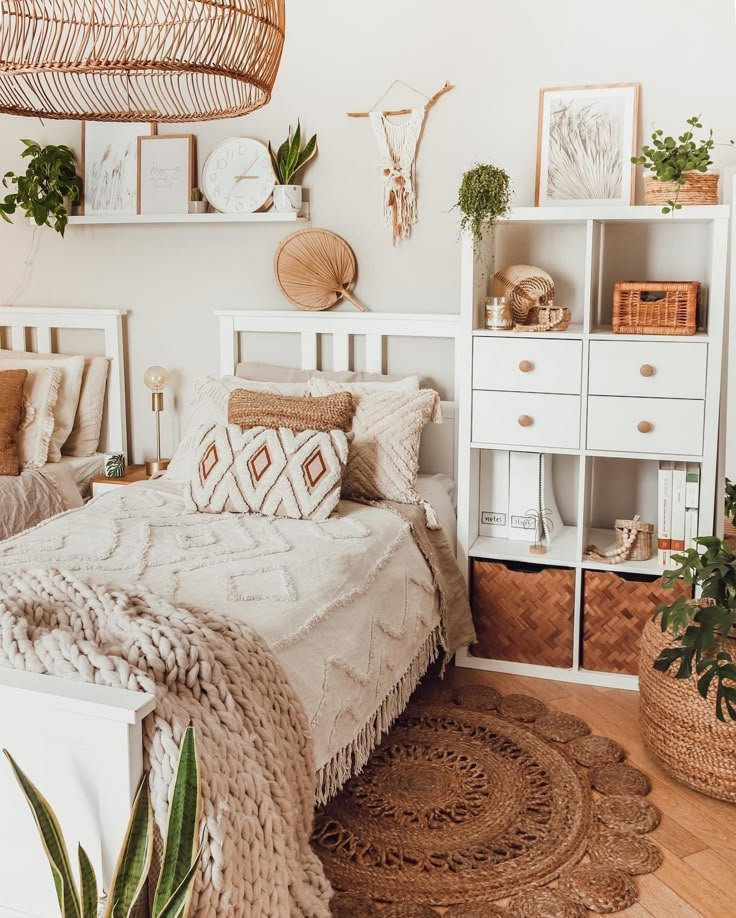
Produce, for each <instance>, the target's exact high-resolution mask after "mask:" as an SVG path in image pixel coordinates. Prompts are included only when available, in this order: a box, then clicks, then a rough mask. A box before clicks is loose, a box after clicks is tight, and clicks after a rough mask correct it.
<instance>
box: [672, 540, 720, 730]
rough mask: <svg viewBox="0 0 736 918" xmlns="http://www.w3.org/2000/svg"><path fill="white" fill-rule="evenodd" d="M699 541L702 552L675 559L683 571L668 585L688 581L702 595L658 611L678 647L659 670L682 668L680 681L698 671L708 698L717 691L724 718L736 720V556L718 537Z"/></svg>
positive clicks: (676, 572)
mask: <svg viewBox="0 0 736 918" xmlns="http://www.w3.org/2000/svg"><path fill="white" fill-rule="evenodd" d="M695 541H696V545H697V547H696V548H691V549H689V550H688V551H686V552H684V553H681V554H677V555H673V560H674V561H675V562H676V563H677V564H678V567H677V568H675V569H674V570H669V571H665V572H664V574H663V575H662V585H663V586H664V587H666V588H668V589H671V588H672V587H674V586H675V584H676V583H677V581H678V580H679V579H682V580H683V582H684V583H685V584H687V586H690V587H696V588H700V591H701V597H700V598H699V599H688V598H687V597H686V596H683V595H680V596H678V597H677V599H675V601H674V602H672V603H670V604H667V603H664V604H662V605H660V606H659V607H658V609H657V611H656V613H655V620H656V619H657V618H661V622H660V624H661V628H662V631H663V632H669V633H670V634H671V635H672V636H673V637H674V638H675V639H676V640H677V643H676V644H675V645H673V646H671V647H666V648H665V649H664V650H663V651H662V652H661V653H660V655H659V657H658V658H657V660H655V662H654V668H655V669H656V670H659V672H667V670H669V669H670V668H671V667H674V666H676V667H677V671H676V672H675V673H674V676H675V679H689V678H690V677H691V676H692V675H693V673H695V674H696V675H697V677H698V679H697V685H698V691H699V692H700V695H701V696H702V697H703V698H705V699H707V698H708V695H709V692H710V691H711V689H712V688H715V712H716V716H717V717H718V720H722V721H725V720H726V719H727V717H728V718H729V719H731V720H736V662H734V659H733V656H732V654H731V653H730V652H729V650H728V649H727V647H728V646H729V645H728V644H727V641H728V639H729V637H730V635H731V629H732V628H733V627H734V625H736V554H734V552H733V550H732V549H731V548H730V547H729V545H727V544H726V543H725V542H724V541H722V540H721V539H719V538H717V537H716V536H703V537H701V538H698V539H696V540H695ZM730 646H733V644H731V645H730Z"/></svg>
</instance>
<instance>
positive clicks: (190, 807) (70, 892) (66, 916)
mask: <svg viewBox="0 0 736 918" xmlns="http://www.w3.org/2000/svg"><path fill="white" fill-rule="evenodd" d="M3 752H4V753H5V755H6V756H7V758H8V761H9V762H10V765H11V767H12V769H13V772H14V773H15V777H16V779H17V781H18V784H19V785H20V787H21V790H22V791H23V793H24V795H25V798H26V800H27V801H28V805H29V806H30V808H31V812H32V813H33V817H34V819H35V820H36V825H37V826H38V830H39V833H40V835H41V841H42V842H43V846H44V850H45V851H46V857H47V858H48V861H49V865H50V867H51V873H52V875H53V878H54V886H55V888H56V897H57V899H58V902H59V913H60V915H61V918H97V914H98V907H99V904H100V903H99V900H98V891H97V890H98V887H97V878H96V877H95V872H94V870H93V868H92V864H91V863H90V860H89V858H88V857H87V854H86V853H85V851H84V849H83V848H82V846H81V845H80V846H79V848H78V852H77V856H78V859H79V880H80V882H79V885H77V884H76V882H75V880H74V874H73V871H72V868H71V865H70V863H69V855H68V853H67V848H66V843H65V842H64V836H63V834H62V831H61V827H60V826H59V822H58V820H57V818H56V816H55V815H54V811H53V810H52V809H51V806H50V805H49V803H48V801H47V800H46V799H45V798H44V797H43V796H42V794H41V793H40V792H39V790H38V788H36V787H35V786H34V785H33V784H32V783H31V781H30V780H29V779H28V778H27V777H26V775H25V774H24V773H23V772H22V771H21V769H20V767H19V766H18V764H17V763H16V762H15V760H14V759H13V757H12V756H11V755H10V753H9V752H8V751H7V749H4V750H3ZM200 804H201V794H200V774H199V763H198V760H197V746H196V742H195V738H194V731H193V730H192V728H191V727H188V728H187V730H186V732H185V734H184V738H183V739H182V743H181V747H180V749H179V762H178V765H177V768H176V777H175V779H174V791H173V795H172V798H171V804H170V806H169V815H168V825H167V827H166V846H165V848H164V855H163V859H162V865H161V872H160V874H159V877H158V883H157V885H156V892H155V894H154V896H153V902H152V904H150V905H149V907H148V910H147V911H146V912H145V914H146V915H147V916H149V918H186V915H187V914H188V911H189V904H190V900H191V896H192V889H193V886H194V876H195V873H196V869H197V864H198V862H199V855H200V853H201V849H199V850H198V848H197V840H198V839H197V836H198V828H199V818H200ZM153 844H154V838H153V811H152V809H151V799H150V795H149V790H148V776H147V775H144V776H143V780H142V781H141V783H140V786H139V788H138V792H137V793H136V795H135V800H134V801H133V808H132V810H131V814H130V820H129V822H128V828H127V831H126V833H125V838H124V839H123V844H122V848H121V850H120V855H119V856H118V862H117V864H116V866H115V872H114V874H113V878H112V882H111V883H110V891H109V893H108V894H107V897H106V898H105V904H104V912H103V918H131V916H132V915H133V914H134V911H133V910H134V909H135V908H136V905H137V904H138V903H139V899H140V898H141V894H142V892H143V890H144V889H145V888H146V887H147V885H148V875H149V873H150V870H151V861H152V857H153ZM135 914H140V912H139V911H138V910H136V912H135Z"/></svg>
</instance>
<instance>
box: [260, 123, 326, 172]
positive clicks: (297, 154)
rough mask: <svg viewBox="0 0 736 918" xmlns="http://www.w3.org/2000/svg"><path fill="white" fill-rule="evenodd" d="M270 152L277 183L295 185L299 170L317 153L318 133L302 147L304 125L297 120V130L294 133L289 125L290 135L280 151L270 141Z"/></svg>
mask: <svg viewBox="0 0 736 918" xmlns="http://www.w3.org/2000/svg"><path fill="white" fill-rule="evenodd" d="M268 152H269V153H270V154H271V163H272V164H273V171H274V173H275V175H276V181H277V183H278V184H279V185H293V184H294V176H295V175H296V174H297V172H299V171H300V170H301V169H303V168H304V166H306V165H307V163H308V162H309V160H310V159H313V158H314V157H315V156H316V155H317V135H316V134H314V135H313V136H312V137H311V138H310V139H309V140H308V141H307V143H306V145H305V147H304V149H302V126H301V122H299V121H297V124H296V131H294V133H293V134H292V133H291V126H290V127H289V136H288V137H287V138H286V140H285V141H284V142H283V143H282V144H281V146H280V147H279V150H278V153H274V151H273V147H272V146H271V144H270V143H269V144H268Z"/></svg>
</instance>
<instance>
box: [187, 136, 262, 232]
mask: <svg viewBox="0 0 736 918" xmlns="http://www.w3.org/2000/svg"><path fill="white" fill-rule="evenodd" d="M275 184H276V179H275V176H274V174H273V166H272V165H271V156H270V154H269V152H268V147H267V146H266V145H265V144H263V143H261V142H260V140H253V139H251V138H250V137H233V138H231V139H230V140H225V141H224V142H223V143H221V144H220V145H219V146H217V147H215V149H214V150H213V151H212V153H210V155H209V156H208V157H207V160H206V162H205V164H204V169H203V170H202V190H203V191H204V195H205V197H206V198H207V200H208V201H209V202H210V204H212V206H213V207H214V208H215V209H216V210H219V211H221V212H222V213H228V214H238V213H244V214H250V213H253V212H254V211H256V210H260V208H262V207H264V206H265V205H266V204H267V203H268V199H269V198H270V197H271V194H272V192H273V186H274V185H275Z"/></svg>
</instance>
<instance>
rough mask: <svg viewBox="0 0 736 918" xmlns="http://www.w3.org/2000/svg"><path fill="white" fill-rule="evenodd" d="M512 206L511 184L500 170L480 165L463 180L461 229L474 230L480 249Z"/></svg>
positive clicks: (459, 205) (459, 199)
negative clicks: (484, 239)
mask: <svg viewBox="0 0 736 918" xmlns="http://www.w3.org/2000/svg"><path fill="white" fill-rule="evenodd" d="M510 204H511V181H510V179H509V177H508V174H507V173H506V172H505V171H504V170H503V169H501V168H500V167H499V166H492V165H490V164H488V163H484V164H478V165H476V166H474V167H473V168H472V169H470V170H469V171H468V172H466V173H465V175H464V176H463V178H462V181H461V183H460V191H459V192H458V198H457V204H456V205H455V206H456V207H458V208H459V209H460V212H461V213H462V215H463V216H462V219H461V221H460V228H461V229H462V231H463V232H465V231H466V230H470V232H471V233H472V235H473V241H474V242H475V245H476V246H478V245H479V244H480V242H481V240H482V239H483V236H484V235H485V233H486V231H487V230H488V229H489V228H492V227H493V226H495V224H496V221H497V220H498V218H499V217H503V216H504V215H505V214H507V213H508V210H509V206H510Z"/></svg>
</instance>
